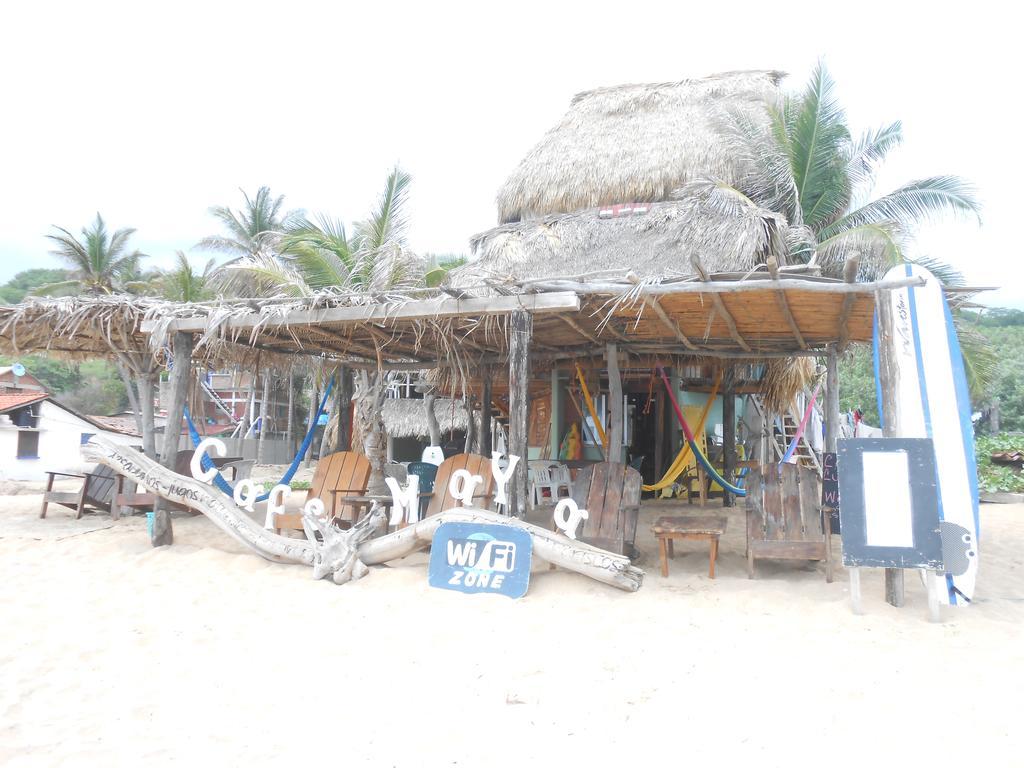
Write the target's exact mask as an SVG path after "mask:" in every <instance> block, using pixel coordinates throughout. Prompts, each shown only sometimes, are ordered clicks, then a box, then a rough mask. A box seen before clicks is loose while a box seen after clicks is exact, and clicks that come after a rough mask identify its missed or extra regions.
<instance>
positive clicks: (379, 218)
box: [356, 166, 412, 251]
mask: <svg viewBox="0 0 1024 768" xmlns="http://www.w3.org/2000/svg"><path fill="white" fill-rule="evenodd" d="M411 182H412V177H411V176H410V175H409V174H408V173H406V172H405V171H403V170H402V169H401V168H398V167H397V166H396V167H395V168H393V169H392V171H391V173H389V174H388V178H387V181H386V182H385V184H384V192H383V193H382V194H381V196H380V198H379V199H378V201H377V207H376V208H375V209H374V211H373V212H372V213H371V214H370V217H369V218H368V219H366V220H365V221H362V222H360V223H359V224H357V225H356V235H357V238H358V243H359V247H360V248H361V249H363V250H366V251H375V250H378V249H380V248H383V247H384V246H386V245H392V244H393V245H398V246H402V245H404V244H405V230H406V227H407V225H408V220H407V218H406V214H405V205H406V202H407V199H408V195H409V184H410V183H411Z"/></svg>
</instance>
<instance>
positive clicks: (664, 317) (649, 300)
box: [627, 272, 697, 349]
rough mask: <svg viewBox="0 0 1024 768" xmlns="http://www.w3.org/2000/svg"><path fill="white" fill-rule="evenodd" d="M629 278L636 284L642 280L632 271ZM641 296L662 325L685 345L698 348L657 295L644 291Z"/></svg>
mask: <svg viewBox="0 0 1024 768" xmlns="http://www.w3.org/2000/svg"><path fill="white" fill-rule="evenodd" d="M627 279H628V280H629V281H630V282H631V283H633V284H634V285H639V284H640V282H641V280H640V278H639V277H638V276H637V275H634V274H633V273H632V272H631V273H629V275H627ZM641 297H642V298H643V300H644V303H645V304H646V305H647V306H648V307H650V308H651V311H653V312H654V314H655V315H656V316H657V317H658V319H659V320H661V322H662V325H664V326H665V327H666V328H668V329H669V330H670V331H671V332H672V335H673V336H675V337H676V339H677V340H678V341H679V342H680V343H681V344H682V345H683V346H684V347H687V348H689V349H697V345H696V344H694V343H693V342H692V341H690V339H689V337H688V336H687V335H686V334H685V333H683V329H682V328H680V327H679V323H677V322H676V321H675V320H673V319H672V318H671V317H669V316H668V313H667V312H665V309H664V307H662V306H661V303H660V302H659V301H658V299H657V297H656V296H652V295H651V294H649V293H642V294H641Z"/></svg>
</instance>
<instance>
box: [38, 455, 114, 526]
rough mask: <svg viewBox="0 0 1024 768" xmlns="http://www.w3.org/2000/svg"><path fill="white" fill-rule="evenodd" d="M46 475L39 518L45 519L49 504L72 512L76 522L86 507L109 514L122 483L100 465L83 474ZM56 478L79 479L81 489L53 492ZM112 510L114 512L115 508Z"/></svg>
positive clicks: (52, 473) (110, 471)
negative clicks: (47, 477) (58, 505)
mask: <svg viewBox="0 0 1024 768" xmlns="http://www.w3.org/2000/svg"><path fill="white" fill-rule="evenodd" d="M46 474H47V475H48V476H49V479H48V480H47V481H46V491H45V492H44V493H43V506H42V509H41V510H40V512H39V517H40V518H45V517H46V509H47V507H49V506H50V505H51V504H60V505H61V506H62V507H67V508H68V509H71V510H73V511H74V512H75V519H76V520H77V519H78V518H80V517H81V516H82V515H83V514H84V513H85V510H86V508H88V507H91V508H93V509H96V510H103V511H104V512H110V511H111V507H112V505H113V504H114V502H115V498H116V496H117V494H118V493H119V492H120V491H121V483H122V482H123V479H122V477H121V475H119V474H117V473H116V472H114V470H112V469H111V468H110V467H106V466H102V465H100V466H98V467H96V469H95V470H93V471H92V472H86V473H85V474H70V473H68V472H47V473H46ZM57 477H73V478H81V479H82V487H81V488H79V489H78V490H77V491H55V490H53V481H54V479H55V478H57ZM113 509H114V510H115V511H116V509H117V508H116V507H114V508H113Z"/></svg>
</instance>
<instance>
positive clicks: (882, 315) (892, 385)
mask: <svg viewBox="0 0 1024 768" xmlns="http://www.w3.org/2000/svg"><path fill="white" fill-rule="evenodd" d="M876 307H877V310H876V311H877V312H878V340H879V344H878V348H879V356H878V379H879V387H880V389H881V391H882V406H881V407H882V436H883V437H899V436H900V428H899V417H900V414H899V406H898V404H897V403H896V386H897V384H898V380H897V379H898V376H899V369H898V368H897V366H896V361H895V360H893V359H892V356H891V353H890V350H891V349H892V345H890V344H887V343H885V339H887V338H889V337H891V336H892V333H893V328H894V323H893V316H892V301H891V300H890V292H889V291H881V292H879V294H878V301H877V302H876ZM840 503H841V502H840ZM904 597H905V596H904V592H903V571H902V569H899V568H886V569H885V601H886V602H887V603H889V605H893V606H895V607H897V608H899V607H900V606H902V605H903V603H904Z"/></svg>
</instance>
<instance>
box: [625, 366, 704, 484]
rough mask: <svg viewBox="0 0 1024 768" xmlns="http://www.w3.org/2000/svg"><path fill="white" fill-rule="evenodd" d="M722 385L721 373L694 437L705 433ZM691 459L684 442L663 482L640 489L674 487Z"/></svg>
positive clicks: (688, 447)
mask: <svg viewBox="0 0 1024 768" xmlns="http://www.w3.org/2000/svg"><path fill="white" fill-rule="evenodd" d="M721 383H722V374H721V373H719V374H718V378H717V379H715V385H714V386H713V387H712V388H711V394H710V395H708V401H707V402H706V403H704V410H703V411H701V414H700V421H699V422H698V423H697V429H695V430H694V432H693V434H694V435H699V434H701V433H702V432H703V431H704V424H705V422H707V420H708V414H709V413H710V412H711V404H712V403H713V402H715V397H716V396H717V395H718V385H719V384H721ZM689 459H690V444H689V443H688V442H686V441H685V440H684V441H683V447H682V448H681V449H680V450H679V453H678V454H677V455H676V458H675V460H674V461H673V462H672V466H670V467H669V468H668V470H667V471H666V472H665V476H664V477H663V478H661V480H659V481H658V482H656V483H655V484H654V485H643V486H640V487H641V488H643V489H644V490H645V491H661V490H664V489H665V488H668V487H669V486H670V485H672V483H674V482H675V481H676V480H677V479H678V478H679V476H680V475H681V474H683V470H685V469H686V467H687V466H688V465H689V463H690V462H689Z"/></svg>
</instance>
